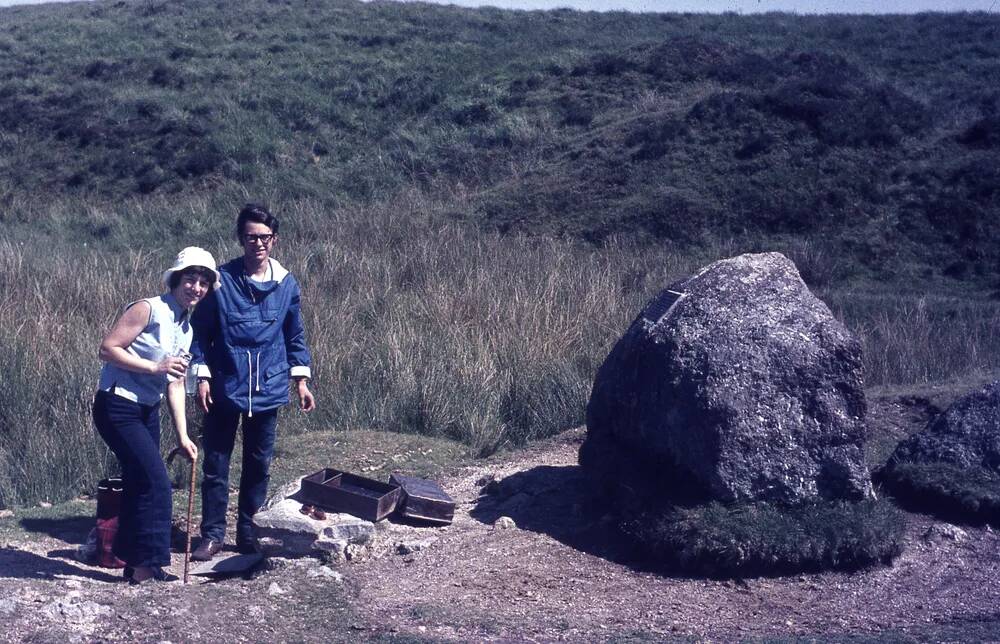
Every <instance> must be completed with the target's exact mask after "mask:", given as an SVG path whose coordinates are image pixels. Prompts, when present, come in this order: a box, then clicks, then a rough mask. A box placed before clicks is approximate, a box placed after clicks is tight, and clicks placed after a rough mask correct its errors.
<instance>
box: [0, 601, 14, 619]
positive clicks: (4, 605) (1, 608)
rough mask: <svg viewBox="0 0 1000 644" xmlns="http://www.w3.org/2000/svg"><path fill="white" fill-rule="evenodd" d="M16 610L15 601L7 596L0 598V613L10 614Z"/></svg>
mask: <svg viewBox="0 0 1000 644" xmlns="http://www.w3.org/2000/svg"><path fill="white" fill-rule="evenodd" d="M16 611H17V602H16V601H14V599H12V598H10V597H7V598H5V599H0V615H10V614H12V613H14V612H16Z"/></svg>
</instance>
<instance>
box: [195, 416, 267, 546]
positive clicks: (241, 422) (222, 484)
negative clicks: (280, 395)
mask: <svg viewBox="0 0 1000 644" xmlns="http://www.w3.org/2000/svg"><path fill="white" fill-rule="evenodd" d="M220 398H221V397H220ZM216 401H217V402H216V403H215V404H214V405H212V407H211V408H210V409H209V412H208V414H206V415H205V429H204V432H203V435H202V451H203V452H204V460H203V461H202V472H203V474H204V477H203V478H202V482H201V536H202V537H204V538H206V539H212V540H213V541H218V542H220V543H222V542H223V541H224V540H225V536H226V507H227V506H228V504H229V459H230V457H231V456H232V454H233V446H234V444H235V442H236V429H237V426H239V427H240V429H241V432H242V435H243V466H242V469H241V471H240V495H239V501H238V504H237V514H236V542H237V543H245V542H247V541H249V540H251V539H253V537H254V528H253V515H255V514H257V510H259V509H260V506H262V505H264V501H266V500H267V484H268V481H269V480H270V468H271V457H272V456H273V455H274V437H275V427H276V426H277V424H278V410H277V409H271V410H267V411H257V410H254V412H253V416H249V415H247V414H245V413H243V412H242V411H240V410H239V409H237V408H235V407H233V406H232V405H231V404H228V403H227V402H224V401H222V400H219V398H216Z"/></svg>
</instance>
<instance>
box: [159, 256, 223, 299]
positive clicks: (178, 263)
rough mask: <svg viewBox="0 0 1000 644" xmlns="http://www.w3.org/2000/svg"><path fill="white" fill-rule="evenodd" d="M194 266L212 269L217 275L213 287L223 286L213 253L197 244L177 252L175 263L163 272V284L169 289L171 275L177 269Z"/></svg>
mask: <svg viewBox="0 0 1000 644" xmlns="http://www.w3.org/2000/svg"><path fill="white" fill-rule="evenodd" d="M192 266H201V267H204V268H207V269H208V270H210V271H212V275H214V276H215V280H214V283H213V284H212V288H219V287H220V286H222V284H221V283H220V282H219V271H217V270H216V269H215V258H214V257H212V253H210V252H208V251H207V250H205V249H204V248H198V247H197V246H188V247H187V248H183V249H181V252H179V253H177V259H175V260H174V265H173V266H171V267H170V268H168V269H167V270H165V271H164V272H163V285H164V286H166V287H167V288H168V289H169V288H170V276H171V275H173V274H174V273H176V272H177V271H182V270H184V269H185V268H190V267H192Z"/></svg>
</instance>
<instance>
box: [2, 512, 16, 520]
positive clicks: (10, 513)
mask: <svg viewBox="0 0 1000 644" xmlns="http://www.w3.org/2000/svg"><path fill="white" fill-rule="evenodd" d="M12 516H14V511H13V510H0V519H9V518H11V517H12Z"/></svg>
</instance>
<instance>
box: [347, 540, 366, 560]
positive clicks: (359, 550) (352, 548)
mask: <svg viewBox="0 0 1000 644" xmlns="http://www.w3.org/2000/svg"><path fill="white" fill-rule="evenodd" d="M344 556H345V557H346V558H347V560H348V561H355V562H357V561H364V560H365V559H367V558H368V548H365V547H364V546H362V545H360V544H357V543H349V544H347V547H346V548H344Z"/></svg>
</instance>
